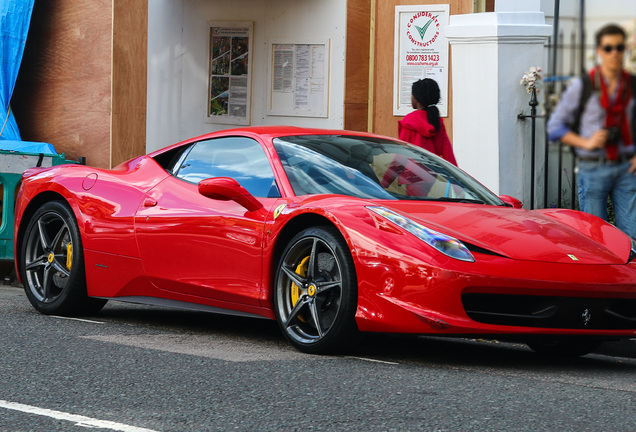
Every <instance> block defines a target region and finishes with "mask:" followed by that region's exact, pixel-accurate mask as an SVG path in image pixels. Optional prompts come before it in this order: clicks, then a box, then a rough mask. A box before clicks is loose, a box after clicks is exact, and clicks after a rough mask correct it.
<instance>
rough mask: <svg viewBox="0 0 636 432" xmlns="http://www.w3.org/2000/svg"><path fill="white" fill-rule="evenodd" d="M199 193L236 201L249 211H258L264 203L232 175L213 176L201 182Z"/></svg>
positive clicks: (213, 197)
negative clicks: (231, 176)
mask: <svg viewBox="0 0 636 432" xmlns="http://www.w3.org/2000/svg"><path fill="white" fill-rule="evenodd" d="M199 193H200V194H201V195H203V196H205V197H208V198H211V199H215V200H221V201H234V202H236V203H237V204H240V205H242V206H243V207H245V208H246V209H247V210H249V211H257V210H260V209H262V208H263V204H261V202H260V201H259V200H257V199H256V198H254V196H253V195H252V194H250V193H249V192H248V191H247V190H246V189H245V188H244V187H243V186H241V185H240V184H239V182H237V181H236V180H234V179H233V178H230V177H213V178H209V179H205V180H201V181H200V182H199Z"/></svg>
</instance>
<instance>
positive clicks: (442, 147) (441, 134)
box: [398, 110, 457, 166]
mask: <svg viewBox="0 0 636 432" xmlns="http://www.w3.org/2000/svg"><path fill="white" fill-rule="evenodd" d="M398 136H399V138H400V139H401V140H402V141H406V142H409V143H411V144H415V145H416V146H418V147H421V148H423V149H425V150H428V151H430V152H431V153H435V154H436V155H438V156H441V157H442V158H444V159H446V160H447V161H448V162H450V163H452V164H453V165H455V166H457V161H456V160H455V155H454V154H453V147H452V146H451V142H450V140H449V139H448V134H447V133H446V127H445V126H444V120H443V119H442V118H441V117H440V119H439V131H438V132H435V128H434V127H433V125H432V124H430V123H429V122H428V115H427V113H426V111H425V110H415V111H413V112H412V113H410V114H408V115H407V116H406V117H404V118H403V119H402V120H400V121H399V122H398Z"/></svg>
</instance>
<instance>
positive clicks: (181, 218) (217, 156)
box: [135, 137, 280, 305]
mask: <svg viewBox="0 0 636 432" xmlns="http://www.w3.org/2000/svg"><path fill="white" fill-rule="evenodd" d="M172 174H173V175H172V176H170V177H169V178H166V179H165V180H164V181H163V182H161V183H160V184H158V185H157V186H156V187H154V188H153V189H152V190H150V191H149V192H148V193H147V194H146V196H145V197H144V199H143V200H142V203H141V204H140V208H139V209H138V211H137V214H136V217H135V233H136V237H137V241H138V244H139V250H140V254H141V258H142V262H143V266H144V270H145V272H146V274H147V276H148V277H149V278H150V280H151V281H152V282H153V283H154V284H155V285H156V286H157V287H158V288H160V289H162V290H165V291H170V292H173V293H178V294H180V295H186V296H197V297H204V298H211V299H215V300H219V301H223V302H233V303H242V304H250V305H259V301H258V298H259V291H260V289H261V284H262V281H261V279H262V277H261V276H262V244H263V230H264V221H265V216H266V215H267V213H268V210H269V208H270V207H271V206H272V205H273V204H274V203H275V201H276V200H277V198H278V197H280V194H279V192H278V188H277V186H276V182H275V180H274V174H273V172H272V169H271V166H270V164H269V160H268V159H267V156H266V154H265V152H264V150H263V148H262V147H261V145H260V144H259V143H258V142H257V141H255V140H253V139H250V138H245V137H223V138H216V139H211V140H205V141H201V142H197V143H195V144H193V145H192V146H191V148H190V149H188V150H187V151H186V152H184V154H183V155H182V157H181V160H180V161H179V162H177V164H176V166H175V168H174V169H173V173H172ZM211 177H231V178H234V179H235V180H237V181H238V182H239V183H240V184H241V185H242V186H243V187H244V188H246V189H247V190H248V191H249V192H250V193H251V194H252V195H253V196H255V197H256V198H257V199H258V200H259V201H260V202H261V203H262V204H263V205H264V208H263V209H261V210H259V211H248V210H247V209H246V208H245V207H243V206H241V205H240V204H238V203H236V202H234V201H231V200H230V201H222V200H217V199H211V198H208V197H205V196H203V195H201V194H200V193H199V190H198V186H197V184H198V182H199V181H201V180H203V179H206V178H211ZM179 298H180V297H179ZM184 300H191V301H196V299H192V298H185V299H184Z"/></svg>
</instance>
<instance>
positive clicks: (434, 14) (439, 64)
mask: <svg viewBox="0 0 636 432" xmlns="http://www.w3.org/2000/svg"><path fill="white" fill-rule="evenodd" d="M448 21H449V6H448V5H447V4H445V5H423V6H396V7H395V53H396V58H395V69H394V77H393V84H394V87H393V115H396V116H405V115H407V114H408V113H410V112H411V111H413V107H412V105H411V86H412V85H413V83H414V82H415V81H417V80H420V79H423V78H432V79H434V80H435V81H437V84H438V85H439V88H440V93H441V100H440V103H439V104H438V106H437V107H438V108H439V112H440V115H441V116H442V117H446V116H448V41H447V40H446V37H444V31H443V29H444V27H446V26H447V25H448Z"/></svg>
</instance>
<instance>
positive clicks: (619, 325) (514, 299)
mask: <svg viewBox="0 0 636 432" xmlns="http://www.w3.org/2000/svg"><path fill="white" fill-rule="evenodd" d="M462 303H463V305H464V310H465V311H466V314H467V315H468V316H469V317H470V318H471V319H473V320H475V321H477V322H480V323H484V324H497V325H506V326H521V327H540V328H562V329H596V330H625V329H636V299H615V298H611V299H607V298H582V297H549V296H528V295H509V294H475V293H472V294H463V295H462Z"/></svg>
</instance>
